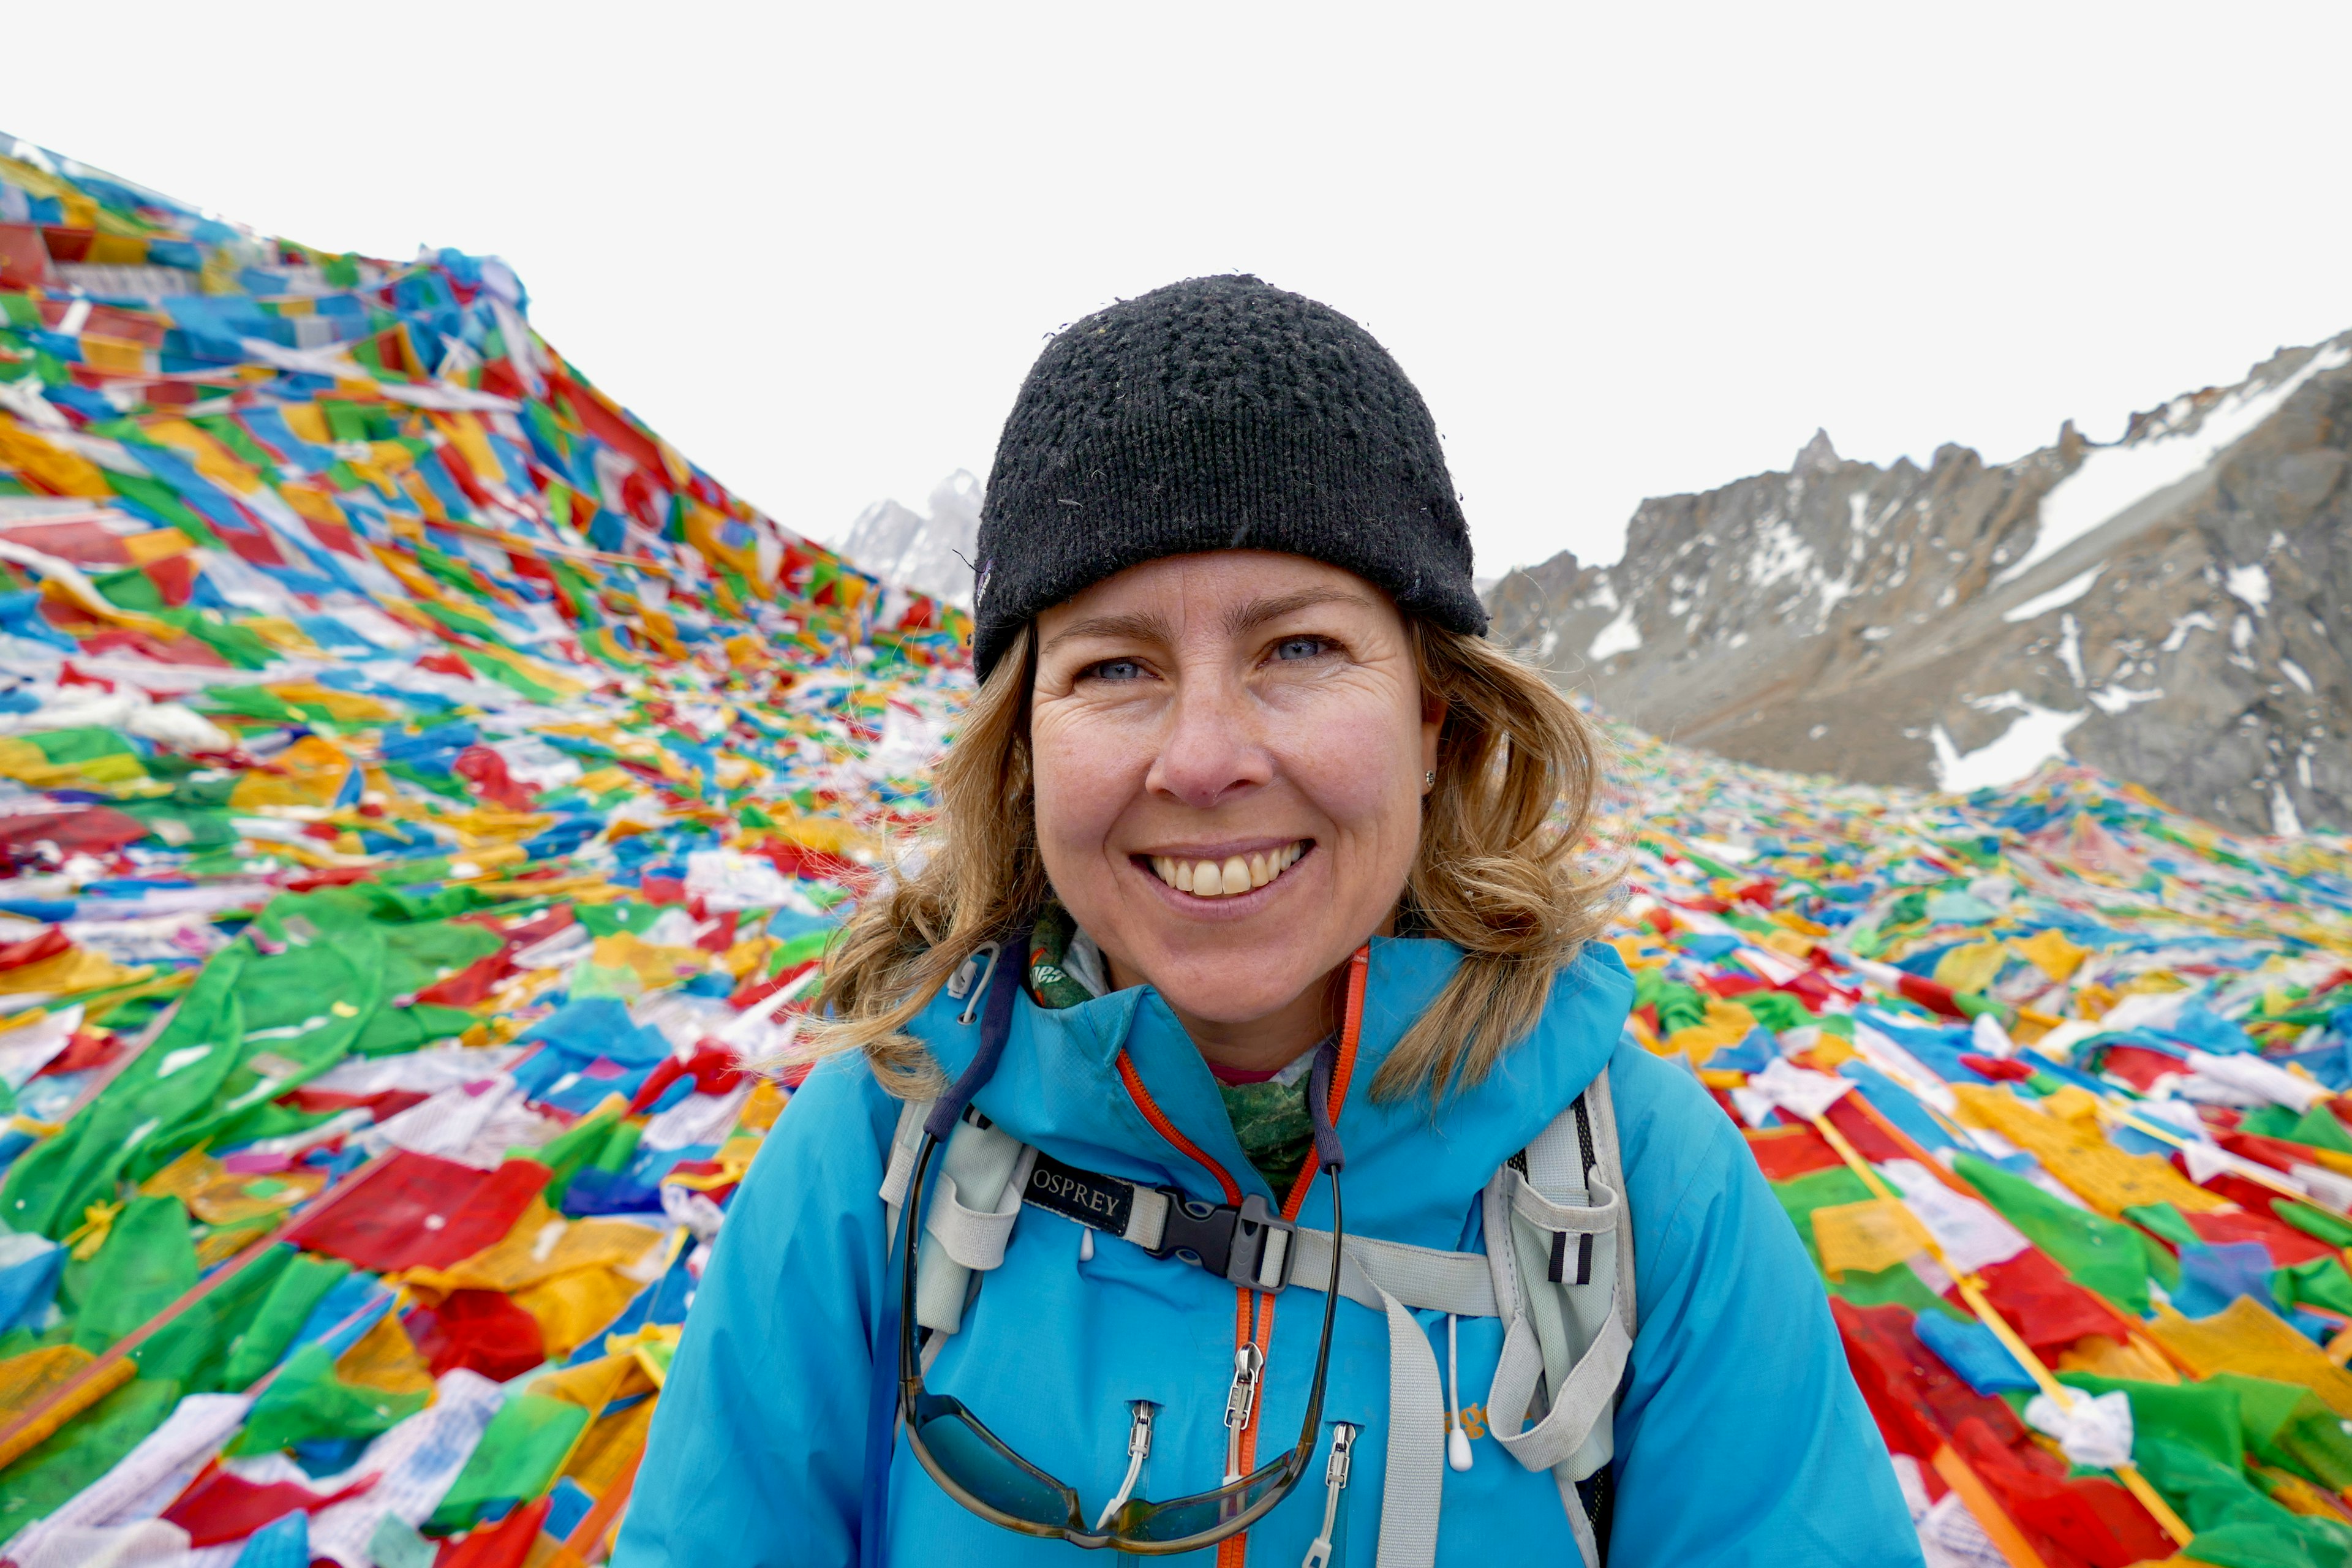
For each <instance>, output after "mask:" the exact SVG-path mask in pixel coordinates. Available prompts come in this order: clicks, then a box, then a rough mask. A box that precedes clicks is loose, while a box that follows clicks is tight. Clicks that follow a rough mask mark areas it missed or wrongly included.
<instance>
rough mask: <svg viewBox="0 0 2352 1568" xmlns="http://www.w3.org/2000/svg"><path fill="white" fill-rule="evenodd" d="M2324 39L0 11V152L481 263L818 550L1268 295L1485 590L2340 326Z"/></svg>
mask: <svg viewBox="0 0 2352 1568" xmlns="http://www.w3.org/2000/svg"><path fill="white" fill-rule="evenodd" d="M2347 45H2352V6H2347V5H2343V4H2341V3H2340V0H2339V3H2337V4H2332V5H2263V4H2259V3H2248V0H2239V3H2237V4H2233V5H2210V4H2208V5H2196V6H2171V5H2152V4H2145V3H2143V4H2132V5H2090V4H2072V3H2068V0H2037V3H2034V4H2030V5H2010V4H1995V3H1982V0H1976V3H1970V4H1968V5H1905V4H1894V5H1889V4H1883V3H1880V4H1871V5H1851V6H1836V5H1769V4H1752V3H1751V4H1742V5H1704V6H1702V5H1665V4H1656V5H1606V6H1603V5H1562V4H1549V5H1526V6H1501V5H1467V4H1451V5H1433V4H1428V3H1426V0H1423V3H1419V4H1414V5H1399V6H1384V5H1371V4H1365V3H1361V0H1359V3H1355V4H1348V5H1290V4H1282V3H1280V0H1253V3H1250V4H1245V5H1209V4H1190V5H1154V4H1136V5H1102V4H1098V3H1097V4H1087V5H1068V6H1053V5H1024V4H1022V3H1020V0H1004V3H1001V4H993V5H954V6H940V7H936V8H933V7H929V6H925V5H911V4H901V5H773V4H768V5H696V4H691V3H679V0H672V3H668V4H664V5H643V4H642V3H638V4H631V5H616V6H609V7H607V6H604V5H591V4H572V5H544V6H539V5H501V4H499V3H498V0H478V3H475V4H467V5H441V4H433V3H427V0H408V3H406V4H403V5H398V6H394V7H391V8H385V7H382V6H375V5H359V6H352V5H298V6H293V7H290V8H289V7H288V6H287V5H283V4H278V3H273V4H269V5H247V4H243V3H241V0H210V3H208V4H205V5H186V4H184V3H176V4H171V5H147V4H143V3H135V0H134V3H131V4H116V5H105V6H101V7H100V8H99V10H98V11H97V12H96V13H91V14H85V13H83V12H82V11H81V10H80V8H79V7H78V6H70V5H63V6H51V7H37V8H27V10H26V12H24V13H22V14H19V15H16V16H12V17H11V18H10V20H9V22H8V26H7V50H8V53H9V55H10V56H11V57H12V58H11V60H10V61H9V64H8V68H6V69H5V71H0V131H5V132H13V133H14V134H16V135H19V136H24V137H27V138H29V139H31V140H33V141H36V142H41V143H43V144H45V145H47V146H49V147H52V148H54V149H56V150H58V151H59V152H62V153H68V154H70V155H72V156H74V157H78V158H80V159H82V160H84V161H86V162H88V163H94V164H97V165H99V166H100V167H103V168H107V169H110V170H111V171H113V172H115V173H117V174H122V175H125V176H127V177H129V178H131V179H135V180H139V181H142V182H143V183H145V184H150V185H153V186H156V187H158V188H160V189H163V190H165V191H168V192H170V193H172V194H173V195H177V196H180V197H182V198H183V199H185V200H188V201H191V202H194V203H196V204H197V205H204V206H207V207H210V208H213V209H214V210H215V211H218V212H220V213H221V214H223V215H224V216H229V217H233V218H235V219H237V220H239V221H241V222H246V223H249V224H251V225H253V226H256V227H257V228H260V229H263V230H264V231H267V232H276V233H280V234H285V235H288V236H290V237H296V238H299V239H301V240H303V241H305V242H307V243H310V244H313V245H319V246H323V247H330V248H351V249H357V250H362V251H365V252H368V253H371V254H375V255H382V256H391V257H405V256H408V255H410V254H412V253H413V252H414V250H415V247H416V245H417V244H419V243H420V242H428V243H431V244H435V245H454V246H458V247H464V248H467V249H469V250H475V251H480V252H491V253H496V254H498V255H501V256H504V257H505V258H508V259H509V261H511V262H512V263H513V264H514V266H515V268H517V270H518V271H519V272H520V274H521V276H522V278H523V279H524V281H525V283H526V284H527V285H528V287H529V288H530V291H531V294H532V296H533V300H534V305H533V310H532V314H533V317H534V319H535V321H537V322H538V324H539V326H540V329H541V331H543V332H545V333H546V334H547V335H548V336H549V338H550V339H551V341H552V342H555V343H556V344H557V346H559V347H560V348H561V349H562V351H563V352H564V353H566V354H567V355H569V356H570V357H572V359H573V360H574V361H576V362H577V363H579V364H580V365H581V367H582V368H583V369H584V370H585V371H586V372H587V373H588V374H590V375H591V376H593V378H594V379H595V380H596V381H597V382H598V383H599V384H602V385H603V386H604V387H605V388H606V389H607V390H608V391H610V392H611V393H613V394H614V395H616V396H618V397H619V398H620V399H621V400H622V401H624V402H625V403H627V404H628V405H630V406H631V407H633V408H634V409H635V410H636V411H637V412H638V413H639V414H640V415H642V416H645V417H646V419H648V420H650V421H651V422H652V423H653V424H654V426H656V428H658V429H660V430H661V431H662V432H663V433H664V434H665V435H667V437H670V438H671V439H672V440H673V441H674V442H675V443H676V444H677V446H678V447H680V448H681V449H682V450H684V451H686V452H688V454H690V455H691V456H692V457H693V458H695V459H696V460H697V461H698V462H699V463H701V464H702V465H703V466H704V467H705V468H708V469H709V470H710V471H711V472H712V473H714V474H715V475H717V476H718V477H719V479H722V480H723V481H725V482H726V483H728V484H730V485H731V486H733V487H734V488H735V489H739V490H740V491H741V492H742V493H743V494H745V495H747V496H748V497H750V498H751V500H753V501H755V502H756V503H758V504H759V505H761V506H762V507H764V508H766V509H767V510H770V511H771V512H772V513H773V514H774V515H775V516H776V517H777V518H778V519H780V520H781V521H784V522H785V523H787V524H788V525H790V526H793V527H795V528H798V529H801V530H802V531H805V532H809V533H812V534H814V535H816V536H818V537H832V536H837V535H838V534H839V533H840V532H841V531H843V530H844V529H845V527H846V526H847V524H848V521H849V520H850V519H851V518H852V517H853V516H854V515H855V514H856V512H857V511H858V510H859V509H860V508H861V507H863V506H864V505H866V503H867V502H869V501H871V500H875V499H877V498H878V497H881V496H885V495H890V496H896V497H898V498H899V499H900V500H905V501H908V502H909V503H911V504H914V505H917V506H920V505H921V504H922V502H923V500H924V498H925V497H926V496H927V495H928V494H929V490H930V488H931V486H932V485H933V484H934V483H935V482H936V481H937V480H938V479H940V478H941V477H942V476H944V475H946V474H947V473H949V472H950V471H951V470H953V469H955V468H971V469H972V470H973V471H975V472H977V473H980V474H982V476H983V477H984V476H985V474H986V472H987V468H988V463H989V458H990V454H991V452H992V449H993V447H994V444H995V438H996V433H997V429H998V426H1000V424H1001V423H1002V421H1003V416H1004V413H1005V410H1006V408H1007V406H1008V405H1009V404H1010V402H1011V399H1012V396H1013V391H1014V388H1015V387H1016V386H1017V385H1018V384H1019V382H1020V379H1021V376H1022V374H1023V373H1024V371H1025V370H1026V368H1027V366H1028V364H1029V362H1030V361H1031V359H1032V358H1033V357H1034V355H1035V353H1036V352H1037V349H1038V347H1039V346H1040V344H1041V343H1042V342H1043V341H1044V339H1045V336H1046V335H1047V334H1049V333H1050V332H1052V331H1054V330H1055V328H1056V327H1058V326H1060V325H1062V324H1063V323H1065V322H1067V321H1072V320H1075V319H1076V318H1077V317H1079V316H1081V315H1084V314H1086V313H1087V311H1089V310H1095V309H1097V308H1098V307H1100V306H1102V305H1104V304H1107V303H1108V302H1109V301H1110V300H1114V299H1116V298H1118V297H1120V296H1124V295H1132V294H1136V293H1139V292H1142V291H1143V290H1145V289H1150V288H1152V287H1155V286H1157V285H1159V284H1161V283H1165V282H1168V281H1171V280H1172V279H1178V278H1182V277H1187V276H1191V275H1193V274H1198V273H1203V272H1213V271H1234V270H1245V271H1254V272H1256V273H1258V274H1259V275H1261V276H1263V277H1265V278H1266V279H1269V280H1270V281H1272V282H1275V283H1277V284H1279V285H1281V286H1282V287H1284V288H1287V289H1297V290H1299V291H1301V292H1304V293H1307V294H1311V295H1314V296H1316V297H1317V298H1318V299H1321V300H1327V301H1328V302H1329V303H1330V304H1332V305H1334V306H1336V307H1338V308H1339V309H1340V310H1344V311H1346V312H1348V313H1349V314H1350V315H1352V316H1354V317H1355V318H1356V319H1358V320H1359V321H1363V322H1364V323H1365V324H1366V325H1368V326H1369V327H1370V328H1371V330H1372V331H1374V332H1375V333H1376V334H1377V335H1378V336H1379V337H1380V338H1381V341H1382V342H1385V343H1386V344H1387V345H1388V346H1389V348H1390V349H1391V351H1392V352H1393V353H1395V354H1396V355H1397V357H1398V358H1399V359H1400V360H1401V361H1402V363H1403V364H1404V366H1405V368H1406V370H1407V371H1408V372H1409V373H1410V374H1412V376H1413V378H1414V379H1415V380H1416V381H1417V382H1418V383H1419V384H1420V386H1421V388H1422V390H1423V394H1424V395H1426V396H1427V398H1428V400H1429V403H1430V405H1431V407H1432V408H1433V410H1434V412H1435V414H1436V417H1437V424H1438V427H1439V429H1440V430H1441V431H1442V432H1443V433H1444V437H1445V442H1446V452H1447V457H1448V460H1449V462H1450V463H1451V465H1452V467H1453V471H1454V481H1455V485H1456V487H1457V488H1458V489H1460V490H1461V492H1462V494H1463V497H1464V500H1465V506H1466V507H1467V510H1468V511H1469V515H1470V519H1471V526H1472V530H1473V532H1474V535H1475V542H1476V544H1477V551H1478V567H1479V570H1480V571H1481V572H1482V573H1487V574H1493V573H1497V572H1499V571H1501V570H1502V569H1504V568H1505V567H1507V566H1509V565H1511V564H1513V563H1525V562H1529V561H1535V560H1540V559H1542V558H1544V557H1546V556H1549V555H1550V554H1551V553H1552V552H1555V551H1557V550H1559V549H1561V548H1564V547H1565V548H1571V549H1574V550H1575V551H1576V552H1578V553H1579V554H1580V555H1581V556H1583V557H1584V558H1585V559H1587V560H1595V559H1598V560H1608V559H1612V558H1614V557H1615V556H1616V555H1617V554H1618V552H1620V551H1621V549H1622V542H1623V536H1624V525H1625V521H1626V518H1627V517H1628V515H1629V514H1630V513H1631V511H1632V510H1633V506H1634V505H1635V503H1636V502H1637V501H1638V500H1640V499H1641V498H1642V497H1643V496H1645V495H1654V494H1665V493H1672V492H1675V491H1682V490H1693V489H1706V488H1709V487H1712V486H1714V485H1717V484H1720V483H1723V482H1725V481H1727V480H1729V479H1735V478H1738V477H1739V476H1741V475H1744V474H1748V473H1753V472H1757V471H1759V470H1761V469H1765V468H1782V467H1786V466H1787V463H1788V460H1789V458H1790V456H1791V455H1792V454H1793V453H1794V452H1795V451H1796V449H1797V447H1799V446H1800V445H1801V443H1802V442H1803V441H1804V440H1805V438H1806V437H1808V436H1810V435H1811V433H1812V430H1813V428H1814V426H1817V425H1818V426H1826V427H1827V428H1828V430H1829V431H1830V434H1831V436H1832V439H1834V440H1835V442H1836V443H1837V446H1838V449H1839V450H1840V451H1842V452H1843V453H1845V454H1846V455H1848V456H1850V457H1859V458H1869V459H1872V460H1874V461H1879V462H1888V461H1892V460H1893V459H1894V458H1897V457H1899V456H1902V455H1904V454H1906V453H1907V454H1909V455H1911V456H1912V457H1913V458H1916V459H1919V460H1921V461H1925V460H1926V459H1927V458H1928V456H1929V455H1930V454H1931V453H1932V452H1933V451H1934V449H1935V448H1936V447H1937V446H1938V445H1939V444H1941V443H1943V442H1946V441H1958V442H1962V443H1965V444H1968V445H1970V446H1974V447H1977V448H1978V449H1979V451H1981V452H1983V453H1984V454H1985V455H1986V456H1987V457H1988V458H1992V459H1995V460H2000V459H2005V458H2012V457H2015V456H2018V455H2020V454H2021V453H2022V452H2025V451H2027V450H2030V449H2032V447H2037V446H2041V445H2043V444H2045V443H2046V442H2048V441H2049V440H2050V439H2051V438H2052V437H2053V436H2054V435H2055V433H2056V431H2057V429H2058V426H2059V424H2060V422H2061V421H2062V420H2063V419H2066V418H2068V417H2073V418H2074V419H2075V420H2076V421H2077V422H2078V423H2079V424H2080V425H2081V426H2082V427H2083V428H2084V430H2085V432H2086V433H2088V434H2089V435H2091V436H2092V437H2095V438H2099V439H2107V438H2112V437H2115V436H2116V434H2118V433H2119V431H2120V430H2121V428H2122V425H2123V421H2124V418H2125V416H2126V415H2127V414H2128V413H2129V412H2130V411H2131V410H2133V409H2135V408H2144V407H2148V406H2151V405H2155V404H2157V403H2158V402H2161V401H2162V400H2163V399H2165V398H2167V397H2168V396H2170V395H2172V394H2174V393H2176V392H2179V391H2184V390H2188V389H2190V388H2194V387H2197V386H2201V385H2204V384H2210V383H2227V382H2231V381H2234V380H2236V379H2237V378H2238V377H2240V376H2241V375H2242V374H2244V372H2245V370H2246V368H2247V367H2248V366H2249V365H2250V364H2251V363H2253V362H2254V361H2256V360H2259V359H2261V358H2263V357H2264V356H2266V355H2267V354H2268V353H2270V352H2271V351H2272V350H2273V348H2275V347H2277V346H2279V345H2281V344H2289V343H2301V342H2313V341H2315V340H2316V339H2319V338H2322V337H2326V336H2328V335H2330V334H2333V333H2335V332H2336V331H2342V330H2343V329H2345V328H2347V327H2352V269H2347V256H2352V202H2347V200H2346V199H2345V192H2346V178H2347V176H2346V174H2345V163H2344V158H2343V153H2344V146H2345V141H2344V125H2345V120H2344V112H2345V110H2344V104H2345V85H2344V83H2345V78H2344V74H2343V73H2344V62H2345V60H2346V59H2347V58H2352V57H2347Z"/></svg>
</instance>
